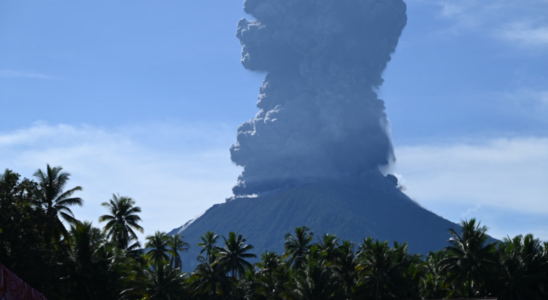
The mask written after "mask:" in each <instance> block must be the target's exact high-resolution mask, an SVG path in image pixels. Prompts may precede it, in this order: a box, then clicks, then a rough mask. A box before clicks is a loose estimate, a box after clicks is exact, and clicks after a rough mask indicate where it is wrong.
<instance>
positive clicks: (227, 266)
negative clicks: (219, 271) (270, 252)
mask: <svg viewBox="0 0 548 300" xmlns="http://www.w3.org/2000/svg"><path fill="white" fill-rule="evenodd" d="M223 239H224V241H225V246H224V247H223V248H221V247H215V249H217V251H219V252H218V253H217V255H216V256H217V259H216V261H215V264H220V265H221V266H222V268H223V269H224V270H225V271H226V272H231V274H232V280H235V279H236V274H238V275H240V276H242V275H244V274H245V270H246V269H252V268H253V265H252V264H251V263H249V262H248V261H247V260H246V258H254V257H257V255H255V254H252V253H246V252H248V251H250V250H252V249H253V246H252V245H249V244H248V245H244V243H245V241H246V239H245V238H244V237H243V236H242V235H241V234H238V233H236V232H234V231H231V232H230V233H229V234H228V239H226V238H225V237H224V236H223ZM232 298H234V285H232Z"/></svg>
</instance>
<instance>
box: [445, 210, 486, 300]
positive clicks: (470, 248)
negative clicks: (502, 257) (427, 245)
mask: <svg viewBox="0 0 548 300" xmlns="http://www.w3.org/2000/svg"><path fill="white" fill-rule="evenodd" d="M460 226H461V228H462V234H458V233H457V232H456V231H455V230H454V229H452V228H451V229H449V233H450V234H451V238H450V239H449V243H450V244H451V246H448V247H446V248H445V251H446V252H447V257H446V258H445V259H443V260H442V261H441V262H440V263H441V264H442V265H443V267H442V272H446V273H449V279H450V280H451V281H453V282H454V283H455V284H456V286H462V285H463V284H464V283H466V285H467V288H466V291H467V296H468V297H473V293H472V281H476V282H479V281H480V280H481V279H482V278H485V277H486V276H487V273H488V271H489V269H490V268H492V267H493V266H494V265H495V262H494V256H493V254H494V251H495V247H496V243H487V241H488V239H489V236H488V235H487V230H488V229H487V227H486V226H481V222H476V219H470V221H466V220H463V221H461V223H460Z"/></svg>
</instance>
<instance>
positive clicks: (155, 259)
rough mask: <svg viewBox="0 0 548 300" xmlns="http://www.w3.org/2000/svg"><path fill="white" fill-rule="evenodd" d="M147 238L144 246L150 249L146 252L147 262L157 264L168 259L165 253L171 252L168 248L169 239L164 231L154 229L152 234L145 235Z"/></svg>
mask: <svg viewBox="0 0 548 300" xmlns="http://www.w3.org/2000/svg"><path fill="white" fill-rule="evenodd" d="M147 240H148V242H147V243H146V244H145V248H148V249H150V250H149V251H148V252H147V253H146V256H147V258H148V260H149V262H151V263H153V264H157V263H160V262H167V261H169V256H168V255H167V254H168V253H170V252H171V251H170V250H169V248H168V247H169V240H170V239H169V237H168V236H167V234H166V233H165V232H160V231H156V232H155V233H154V235H149V236H147Z"/></svg>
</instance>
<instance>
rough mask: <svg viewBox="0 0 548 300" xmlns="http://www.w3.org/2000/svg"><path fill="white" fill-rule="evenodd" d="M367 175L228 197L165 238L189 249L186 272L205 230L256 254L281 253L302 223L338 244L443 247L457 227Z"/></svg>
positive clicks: (378, 176)
mask: <svg viewBox="0 0 548 300" xmlns="http://www.w3.org/2000/svg"><path fill="white" fill-rule="evenodd" d="M371 173H372V174H368V175H369V176H368V180H367V184H358V183H349V182H343V181H337V180H333V181H316V182H310V183H307V184H303V185H300V186H298V187H293V188H289V189H286V190H283V191H279V192H277V193H272V194H269V195H264V196H258V197H253V198H251V197H247V198H236V199H232V200H230V201H227V202H226V203H222V204H216V205H214V206H213V207H211V208H210V209H208V210H207V211H206V212H205V213H204V214H203V215H202V216H200V217H199V218H197V219H196V220H193V221H190V222H189V223H188V224H185V225H184V226H182V227H180V228H176V229H174V230H172V231H171V232H169V234H177V233H179V234H181V235H183V236H184V237H185V238H184V240H185V241H186V242H188V243H189V244H190V245H191V248H190V250H189V252H188V253H181V256H182V259H183V266H184V269H185V270H187V271H188V270H192V269H194V268H195V267H196V265H197V260H196V258H197V256H198V252H199V251H200V248H199V247H197V246H196V245H197V244H198V243H199V242H200V241H201V240H200V236H202V235H204V234H205V233H206V232H207V231H214V232H215V233H216V234H218V235H224V236H227V235H228V232H230V231H237V232H238V233H241V234H242V235H243V236H244V237H246V238H247V243H249V244H251V245H253V246H254V247H255V249H254V251H253V252H254V253H255V254H257V255H259V254H260V253H262V252H264V251H265V250H268V251H275V252H277V253H283V245H284V235H285V234H287V233H293V232H294V230H295V227H298V226H303V225H304V226H307V227H309V228H310V229H311V230H312V231H313V232H314V234H315V235H316V236H317V237H320V236H321V235H322V234H324V233H329V234H336V235H337V236H338V237H339V238H340V240H341V241H342V240H351V241H353V242H355V243H356V244H357V243H359V242H361V241H362V240H363V239H364V238H367V237H372V238H374V239H379V240H382V241H384V240H388V241H390V242H392V241H397V242H400V243H402V242H407V243H408V246H409V250H410V252H413V253H422V254H427V253H428V252H429V251H436V250H440V249H443V247H445V246H447V245H448V244H447V240H448V239H449V234H448V233H447V231H448V229H449V228H453V229H455V230H457V229H458V228H459V226H458V225H457V224H455V223H452V222H450V221H448V220H446V219H443V218H442V217H440V216H438V215H436V214H434V213H432V212H430V211H428V210H426V209H424V208H423V207H421V206H420V205H418V204H417V203H416V202H414V201H413V200H411V199H410V198H409V197H408V196H407V195H405V194H404V193H402V192H401V191H400V190H399V189H398V188H397V187H396V186H394V182H393V180H389V179H388V178H386V177H384V176H383V175H382V174H381V173H380V172H371ZM219 243H222V240H221V241H219ZM219 246H221V245H219Z"/></svg>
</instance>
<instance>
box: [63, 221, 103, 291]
mask: <svg viewBox="0 0 548 300" xmlns="http://www.w3.org/2000/svg"><path fill="white" fill-rule="evenodd" d="M103 242H104V238H103V235H102V234H101V231H100V230H99V229H97V228H93V227H92V225H91V223H90V222H83V223H77V224H74V225H72V226H71V228H70V250H69V259H70V261H71V262H72V264H73V266H74V267H73V268H71V269H72V271H73V272H74V275H73V276H72V277H74V279H75V281H76V283H77V285H78V287H79V288H78V289H76V290H79V291H82V292H83V291H85V293H84V294H85V296H86V297H88V298H89V299H95V298H96V296H95V291H96V288H97V287H94V286H93V279H94V278H93V274H94V273H96V272H97V270H96V268H97V266H96V265H97V264H98V263H97V260H96V258H95V254H96V252H97V251H98V250H99V248H100V247H101V246H102V244H103ZM82 296H83V295H76V297H82Z"/></svg>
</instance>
